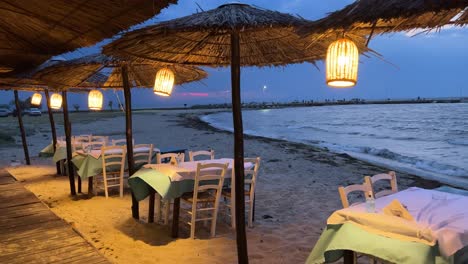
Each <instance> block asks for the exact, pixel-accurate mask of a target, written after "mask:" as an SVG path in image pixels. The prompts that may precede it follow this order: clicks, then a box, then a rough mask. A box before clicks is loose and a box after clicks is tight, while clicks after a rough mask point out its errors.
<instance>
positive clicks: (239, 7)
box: [104, 3, 366, 263]
mask: <svg viewBox="0 0 468 264" xmlns="http://www.w3.org/2000/svg"><path fill="white" fill-rule="evenodd" d="M305 22H306V21H305V20H304V19H301V18H297V17H294V16H291V15H289V14H283V13H279V12H275V11H270V10H265V9H259V8H254V7H252V6H249V5H245V4H239V3H236V4H226V5H222V6H220V7H218V8H216V9H213V10H209V11H204V12H199V13H196V14H194V15H190V16H186V17H182V18H178V19H174V20H170V21H166V22H162V23H159V24H157V25H153V26H149V27H145V28H142V29H139V30H135V31H133V32H128V33H126V34H124V35H123V37H122V38H120V39H118V40H116V41H114V42H112V43H110V44H108V45H107V46H105V47H104V53H106V54H109V55H115V56H119V57H122V58H131V59H140V60H151V61H161V62H170V63H180V64H191V65H204V66H214V67H217V66H229V65H230V66H231V83H232V106H233V110H232V111H233V120H234V159H235V162H234V168H235V184H234V188H235V203H236V207H235V212H234V213H235V220H236V221H235V226H236V235H237V249H238V261H239V263H247V262H248V257H247V240H246V235H245V223H244V219H245V218H244V214H245V212H244V206H245V205H244V195H243V192H244V189H243V188H244V187H243V185H244V165H243V162H244V143H243V127H242V114H241V96H240V67H241V66H281V65H286V64H290V63H301V62H304V61H309V62H313V61H315V60H320V59H323V58H324V57H325V53H326V48H327V47H328V43H329V42H330V41H327V39H322V40H319V41H316V42H315V43H314V44H313V45H309V44H310V41H305V40H304V39H301V38H300V37H299V36H298V35H296V34H295V32H294V30H295V29H296V28H297V27H299V26H302V25H304V24H305ZM362 43H363V42H362V41H361V42H360V43H359V45H360V47H362V51H366V49H365V45H363V44H362ZM178 202H179V201H178V199H176V200H175V203H178Z"/></svg>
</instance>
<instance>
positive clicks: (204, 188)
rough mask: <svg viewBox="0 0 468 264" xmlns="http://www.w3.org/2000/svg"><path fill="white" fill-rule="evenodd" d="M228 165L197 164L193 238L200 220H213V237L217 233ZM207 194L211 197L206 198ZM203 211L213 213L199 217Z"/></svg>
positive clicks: (193, 207) (191, 230) (192, 212)
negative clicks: (196, 224) (220, 202)
mask: <svg viewBox="0 0 468 264" xmlns="http://www.w3.org/2000/svg"><path fill="white" fill-rule="evenodd" d="M228 166H229V163H225V164H220V163H207V164H201V163H198V164H197V173H196V175H195V183H194V186H193V197H192V210H191V216H192V219H191V221H190V226H191V228H190V237H191V238H194V237H195V223H196V222H198V221H209V220H211V232H210V234H211V237H214V236H215V235H216V221H217V218H218V208H219V201H220V199H221V191H222V188H223V184H224V177H225V175H226V171H227V169H228ZM203 194H204V195H203ZM207 195H208V197H210V198H211V199H208V200H205V199H206V198H205V197H206V196H207ZM213 197H214V199H213ZM207 201H208V202H207ZM199 203H202V204H204V205H205V206H203V207H199V206H198V204H199ZM201 212H203V214H205V213H206V212H211V215H210V216H206V215H204V216H203V217H202V218H198V217H197V214H199V213H201Z"/></svg>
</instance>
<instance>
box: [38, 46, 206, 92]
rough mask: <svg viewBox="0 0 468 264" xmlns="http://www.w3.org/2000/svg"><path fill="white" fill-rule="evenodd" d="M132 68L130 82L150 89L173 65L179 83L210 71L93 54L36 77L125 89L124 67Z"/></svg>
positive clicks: (71, 84)
mask: <svg viewBox="0 0 468 264" xmlns="http://www.w3.org/2000/svg"><path fill="white" fill-rule="evenodd" d="M123 65H126V66H127V68H128V81H129V84H130V86H131V87H141V88H148V87H152V86H153V85H154V77H155V76H156V72H157V71H158V70H159V69H161V68H163V67H168V68H171V69H172V71H173V72H174V74H175V75H176V76H177V78H176V79H175V84H183V83H188V82H192V81H197V80H201V79H204V78H206V77H207V73H206V72H205V71H203V70H201V69H199V68H197V67H193V66H184V65H176V64H170V63H159V62H144V63H141V62H129V63H127V61H126V60H122V59H118V58H114V57H111V56H106V55H103V54H93V55H88V56H84V57H81V58H78V59H73V60H69V61H63V62H61V63H58V64H55V65H53V66H51V67H47V68H45V69H42V70H40V71H39V72H38V73H36V74H35V78H37V79H40V80H41V81H43V82H45V83H48V84H52V85H56V86H66V87H75V88H87V87H88V88H93V87H99V88H103V89H110V88H112V89H123V87H124V84H123V81H122V80H123V76H122V73H123V71H122V66H123Z"/></svg>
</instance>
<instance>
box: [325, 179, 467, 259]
mask: <svg viewBox="0 0 468 264" xmlns="http://www.w3.org/2000/svg"><path fill="white" fill-rule="evenodd" d="M395 199H397V200H398V201H400V202H401V203H402V204H403V205H404V206H406V207H407V209H408V211H409V213H410V214H411V215H412V216H413V218H414V219H415V221H416V223H417V224H418V225H419V226H421V227H422V228H428V229H430V230H431V231H432V234H433V235H434V236H435V238H436V240H437V243H438V245H439V250H440V252H441V254H442V255H444V256H451V255H453V254H454V253H456V252H457V251H458V250H460V249H462V248H463V247H465V246H468V197H466V196H461V195H456V194H451V193H445V192H439V191H435V190H426V189H421V188H416V187H412V188H409V189H407V190H404V191H401V192H398V193H395V194H392V195H389V196H385V197H381V198H378V199H376V200H375V208H376V212H377V213H379V214H381V213H382V209H383V208H384V207H385V206H387V205H388V204H389V203H391V202H392V201H393V200H395ZM338 212H340V213H342V215H346V214H347V213H350V215H351V214H355V213H363V214H364V213H366V206H365V204H364V203H362V204H357V205H354V206H351V207H349V208H346V209H342V210H339V211H337V212H335V213H338ZM332 217H333V215H332ZM332 217H330V219H329V221H330V220H331V218H332ZM329 224H330V223H329Z"/></svg>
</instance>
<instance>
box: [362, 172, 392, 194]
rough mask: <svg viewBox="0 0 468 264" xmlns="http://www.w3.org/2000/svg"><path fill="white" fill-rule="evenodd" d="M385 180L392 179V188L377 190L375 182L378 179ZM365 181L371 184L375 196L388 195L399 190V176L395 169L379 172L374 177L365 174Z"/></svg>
mask: <svg viewBox="0 0 468 264" xmlns="http://www.w3.org/2000/svg"><path fill="white" fill-rule="evenodd" d="M383 180H385V181H390V187H391V189H385V190H382V191H380V192H375V188H374V187H375V183H376V182H378V181H383ZM364 182H365V183H366V184H368V185H369V186H371V190H372V193H373V194H374V197H375V198H379V197H382V196H387V195H389V194H392V193H396V192H398V185H397V178H396V173H395V172H394V171H389V172H388V173H381V174H377V175H374V176H372V177H370V176H365V177H364Z"/></svg>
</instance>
